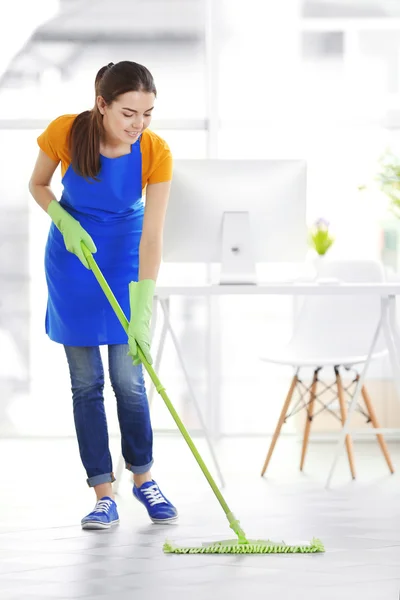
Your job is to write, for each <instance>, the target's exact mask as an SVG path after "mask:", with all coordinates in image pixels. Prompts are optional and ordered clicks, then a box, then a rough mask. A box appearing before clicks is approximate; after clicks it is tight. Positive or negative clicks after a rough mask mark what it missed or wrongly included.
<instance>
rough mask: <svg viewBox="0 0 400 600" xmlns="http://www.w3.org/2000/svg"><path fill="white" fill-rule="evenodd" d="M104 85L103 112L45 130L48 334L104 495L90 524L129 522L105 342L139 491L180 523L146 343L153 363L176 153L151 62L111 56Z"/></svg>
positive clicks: (42, 176)
mask: <svg viewBox="0 0 400 600" xmlns="http://www.w3.org/2000/svg"><path fill="white" fill-rule="evenodd" d="M95 92H96V101H95V106H94V108H93V109H92V110H90V111H86V112H83V113H81V114H79V115H64V116H61V117H59V118H58V119H55V120H54V121H53V122H51V123H50V124H49V126H48V127H47V129H46V130H45V131H44V132H43V133H42V134H41V135H40V136H39V138H38V144H39V148H40V151H39V156H38V158H37V161H36V165H35V168H34V171H33V174H32V177H31V180H30V185H29V189H30V191H31V194H32V196H33V197H34V199H35V200H36V202H37V203H38V204H39V206H41V208H43V209H44V210H45V211H46V212H47V213H48V214H49V216H50V217H51V219H52V221H53V223H52V224H51V226H50V232H49V236H48V240H47V244H46V252H45V269H46V279H47V286H48V304H47V312H46V332H47V334H48V335H49V337H50V339H51V340H53V341H55V342H58V343H60V344H63V346H64V348H65V353H66V357H67V361H68V365H69V370H70V376H71V385H72V397H73V410H74V421H75V428H76V433H77V438H78V444H79V452H80V456H81V459H82V462H83V465H84V468H85V469H86V473H87V483H88V485H89V487H93V488H94V491H95V493H96V498H97V502H96V505H95V507H94V510H93V511H92V512H91V513H89V514H88V515H87V516H85V517H84V518H83V519H82V527H83V528H84V529H104V528H109V527H111V526H112V525H114V524H116V523H118V522H119V517H118V512H117V506H116V503H115V501H114V497H113V493H112V482H113V481H115V478H114V475H113V469H112V461H111V455H110V451H109V445H108V431H107V422H106V416H105V411H104V398H103V388H104V371H103V365H102V361H101V356H100V349H99V346H100V345H107V346H108V362H109V374H110V381H111V384H112V387H113V390H114V393H115V396H116V399H117V411H118V420H119V425H120V430H121V438H122V453H123V456H124V459H125V462H126V467H127V469H129V470H130V471H132V473H133V480H134V485H133V495H134V496H135V498H137V499H138V500H139V501H140V502H142V503H143V504H144V506H145V507H146V509H147V511H148V514H149V516H150V518H151V520H152V521H153V522H155V523H165V522H168V521H172V520H175V519H176V518H177V511H176V508H175V507H174V506H173V505H172V504H171V502H169V500H167V498H166V497H165V496H164V495H163V494H162V492H161V490H160V489H159V487H158V485H157V483H156V482H155V481H154V480H153V479H152V476H151V473H150V468H151V466H152V464H153V455H152V444H153V434H152V428H151V423H150V415H149V406H148V401H147V395H146V390H145V385H144V379H143V373H142V365H141V364H140V360H139V357H138V351H137V344H136V342H138V344H139V345H140V347H141V349H142V350H143V352H144V354H145V356H146V359H147V360H148V361H149V362H150V363H151V362H152V359H151V355H150V332H149V327H150V319H151V311H152V301H153V294H154V287H155V281H156V279H157V275H158V270H159V266H160V262H161V249H162V232H163V225H164V218H165V212H166V207H167V202H168V196H169V189H170V181H171V177H172V156H171V152H170V150H169V148H168V146H167V144H166V143H165V142H164V140H163V139H161V138H160V137H159V136H158V135H156V134H155V133H153V132H151V131H149V130H148V129H147V127H148V126H149V124H150V121H151V115H152V110H153V106H154V101H155V98H156V88H155V85H154V81H153V77H152V75H151V73H150V72H149V71H148V70H147V69H146V68H145V67H143V66H142V65H139V64H137V63H134V62H129V61H123V62H119V63H117V64H115V65H114V64H113V63H110V64H109V65H108V66H107V67H103V68H102V69H100V71H99V72H98V74H97V76H96V80H95ZM60 162H61V172H62V177H63V179H62V182H63V186H64V189H63V193H62V197H61V200H60V202H58V201H57V199H56V197H55V196H54V194H53V192H52V190H51V187H50V183H51V179H52V176H53V173H54V171H55V169H56V168H57V166H58V164H59V163H60ZM145 187H146V202H145V206H144V203H143V201H142V191H143V189H144V188H145ZM82 243H84V244H85V245H86V247H87V248H88V249H89V250H90V252H92V253H96V262H97V263H98V265H99V267H100V269H101V270H102V272H103V273H104V275H105V278H106V279H107V281H108V282H109V284H110V287H111V288H112V290H113V292H114V294H115V296H116V297H117V300H118V302H119V303H120V305H121V306H122V309H123V310H124V312H125V313H126V314H130V315H131V320H130V323H129V335H128V339H127V336H126V333H125V332H124V330H123V329H122V327H121V325H120V323H119V321H118V320H117V318H116V316H115V314H114V312H113V310H112V308H111V307H110V306H109V304H108V301H107V299H106V298H105V296H104V293H103V292H102V290H101V289H100V287H99V284H98V283H97V281H96V279H95V277H94V275H93V273H91V272H90V270H88V268H89V265H88V264H87V261H86V259H85V256H84V254H83V251H82ZM85 267H86V268H85ZM127 342H128V343H127ZM128 353H129V354H128Z"/></svg>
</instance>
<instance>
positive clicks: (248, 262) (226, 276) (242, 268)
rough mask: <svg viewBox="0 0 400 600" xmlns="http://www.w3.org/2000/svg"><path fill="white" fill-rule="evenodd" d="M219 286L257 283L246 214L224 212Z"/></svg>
mask: <svg viewBox="0 0 400 600" xmlns="http://www.w3.org/2000/svg"><path fill="white" fill-rule="evenodd" d="M221 250H222V252H221V255H222V256H221V273H220V284H222V285H229V284H244V285H248V284H253V285H255V284H256V283H257V276H256V265H255V261H254V253H253V242H252V235H251V227H250V215H249V213H248V212H236V211H235V212H224V214H223V218H222V247H221Z"/></svg>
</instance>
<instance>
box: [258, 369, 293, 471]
mask: <svg viewBox="0 0 400 600" xmlns="http://www.w3.org/2000/svg"><path fill="white" fill-rule="evenodd" d="M296 385H297V373H296V375H295V376H294V377H293V379H292V383H291V385H290V388H289V392H288V395H287V396H286V400H285V404H284V405H283V408H282V412H281V414H280V417H279V421H278V424H277V426H276V428H275V432H274V435H273V438H272V441H271V444H270V447H269V450H268V454H267V458H266V459H265V462H264V466H263V468H262V471H261V477H262V476H263V475H264V473H265V471H266V470H267V467H268V464H269V461H270V460H271V456H272V453H273V451H274V448H275V444H276V441H277V439H278V437H279V434H280V432H281V429H282V425H283V423H284V422H285V419H286V415H287V412H288V409H289V405H290V403H291V401H292V397H293V393H294V390H295V388H296Z"/></svg>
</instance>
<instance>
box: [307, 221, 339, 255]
mask: <svg viewBox="0 0 400 600" xmlns="http://www.w3.org/2000/svg"><path fill="white" fill-rule="evenodd" d="M334 241H335V238H334V237H333V236H332V235H331V234H330V233H329V222H328V221H327V220H326V219H322V218H321V219H318V220H317V221H315V223H314V224H313V225H312V227H311V229H310V231H309V244H310V246H311V247H312V248H314V250H315V251H316V252H317V253H318V254H319V255H320V256H323V255H324V254H326V253H327V252H328V250H329V248H330V247H331V246H332V244H333V242H334Z"/></svg>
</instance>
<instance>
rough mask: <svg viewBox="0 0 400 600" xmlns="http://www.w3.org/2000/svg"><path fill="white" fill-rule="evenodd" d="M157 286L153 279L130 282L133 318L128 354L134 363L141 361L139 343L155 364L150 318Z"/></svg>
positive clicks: (150, 361) (147, 356)
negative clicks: (152, 354)
mask: <svg viewBox="0 0 400 600" xmlns="http://www.w3.org/2000/svg"><path fill="white" fill-rule="evenodd" d="M155 286H156V283H155V281H153V279H142V281H131V283H130V284H129V302H130V307H131V320H130V322H129V328H128V344H129V353H128V354H130V356H132V358H133V364H134V365H139V364H140V363H141V360H140V358H139V353H138V344H139V346H140V349H141V350H142V352H143V354H144V356H145V358H146V360H147V362H148V363H149V364H150V365H151V364H153V359H152V358H151V355H150V343H151V340H150V320H151V315H152V312H153V296H154V289H155Z"/></svg>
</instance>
